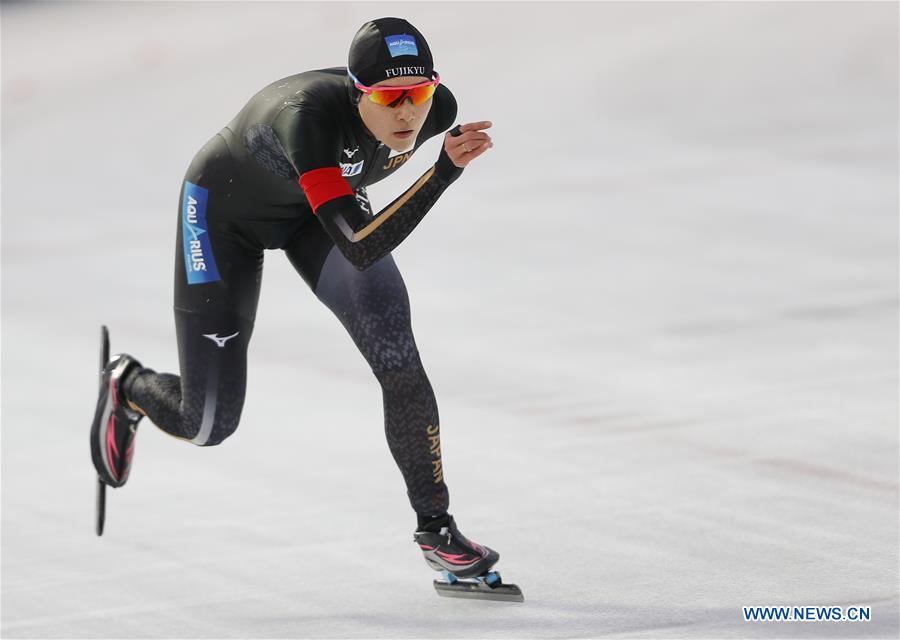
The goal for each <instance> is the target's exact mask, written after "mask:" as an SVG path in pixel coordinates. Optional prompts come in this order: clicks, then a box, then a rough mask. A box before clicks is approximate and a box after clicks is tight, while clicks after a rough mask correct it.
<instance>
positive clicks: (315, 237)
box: [286, 221, 418, 374]
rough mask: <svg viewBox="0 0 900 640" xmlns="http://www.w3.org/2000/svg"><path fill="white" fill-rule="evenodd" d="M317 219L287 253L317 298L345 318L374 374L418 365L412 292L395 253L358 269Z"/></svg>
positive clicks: (343, 319)
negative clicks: (397, 262) (412, 317)
mask: <svg viewBox="0 0 900 640" xmlns="http://www.w3.org/2000/svg"><path fill="white" fill-rule="evenodd" d="M314 222H316V225H315V226H314V227H313V228H311V229H309V230H308V231H307V233H306V234H304V235H303V240H302V241H298V242H297V243H296V244H294V245H292V246H291V247H288V248H286V252H287V254H288V257H289V258H290V259H291V263H292V264H293V265H294V267H295V268H296V269H297V271H298V272H299V273H300V274H301V275H302V276H303V278H304V280H306V282H307V283H308V284H309V285H310V288H312V290H313V291H314V292H315V295H316V297H318V298H319V300H321V301H322V302H323V303H324V304H325V305H326V306H327V307H328V308H329V309H330V310H331V311H332V313H334V315H335V316H336V317H337V318H338V319H339V320H340V321H341V323H342V324H343V325H344V327H345V328H346V329H347V331H348V332H349V333H350V336H351V337H352V338H353V341H354V342H355V343H356V345H357V347H359V349H360V351H361V352H362V354H363V356H364V357H365V358H366V360H368V362H369V364H370V365H371V366H372V368H373V370H374V371H375V372H376V374H377V373H379V371H380V370H383V369H386V368H390V367H397V366H410V365H411V364H416V363H418V351H417V350H416V345H415V340H414V338H413V333H412V328H411V325H410V311H409V296H408V294H407V291H406V285H405V284H404V282H403V277H402V276H401V275H400V271H399V269H398V268H397V264H396V263H395V262H394V259H393V257H392V256H390V255H387V256H385V257H384V258H382V259H381V260H379V261H378V262H376V263H375V264H373V265H372V266H370V267H369V268H368V269H365V270H364V271H359V270H358V269H356V267H354V266H353V264H352V263H350V261H349V260H347V259H346V258H345V257H344V255H343V254H342V253H341V252H340V250H339V249H338V248H337V247H336V246H335V245H334V244H333V242H332V241H331V239H330V238H329V237H328V235H327V234H326V233H325V232H324V230H322V229H321V225H319V224H318V222H317V221H314ZM316 227H318V228H316Z"/></svg>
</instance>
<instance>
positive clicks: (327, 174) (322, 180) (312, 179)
mask: <svg viewBox="0 0 900 640" xmlns="http://www.w3.org/2000/svg"><path fill="white" fill-rule="evenodd" d="M298 182H299V183H300V187H301V188H302V189H303V193H304V194H306V199H307V200H308V201H309V206H311V207H312V208H313V211H316V210H317V209H318V208H319V207H321V206H322V205H323V204H325V203H326V202H328V201H329V200H334V199H335V198H340V197H341V196H352V195H353V189H351V188H350V184H349V183H348V182H347V180H346V179H345V178H344V176H342V175H341V170H340V168H339V167H322V168H321V169H313V170H312V171H307V172H306V173H304V174H303V175H302V176H300V179H299V180H298Z"/></svg>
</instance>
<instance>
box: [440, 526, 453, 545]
mask: <svg viewBox="0 0 900 640" xmlns="http://www.w3.org/2000/svg"><path fill="white" fill-rule="evenodd" d="M440 535H442V536H443V535H446V536H447V544H448V545H449V544H450V541H451V540H452V538H453V536H451V535H450V528H449V527H441V533H440Z"/></svg>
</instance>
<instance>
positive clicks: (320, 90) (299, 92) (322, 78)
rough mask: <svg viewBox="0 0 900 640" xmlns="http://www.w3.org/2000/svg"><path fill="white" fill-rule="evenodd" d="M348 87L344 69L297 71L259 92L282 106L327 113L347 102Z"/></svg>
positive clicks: (330, 68) (271, 83)
mask: <svg viewBox="0 0 900 640" xmlns="http://www.w3.org/2000/svg"><path fill="white" fill-rule="evenodd" d="M348 90H349V84H348V80H347V69H346V67H329V68H326V69H313V70H311V71H301V72H300V73H295V74H294V75H290V76H287V77H284V78H279V79H278V80H275V81H273V82H270V83H269V84H268V85H266V87H265V88H264V89H263V90H262V91H261V92H260V93H261V94H265V96H266V98H267V99H268V100H271V101H280V102H281V104H282V105H283V106H291V105H297V106H303V107H307V108H309V109H311V110H313V109H315V108H319V109H320V110H322V111H323V112H325V111H330V110H331V109H334V108H335V107H337V106H340V105H346V103H347V102H348V99H347V96H348Z"/></svg>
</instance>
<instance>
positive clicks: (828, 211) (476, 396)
mask: <svg viewBox="0 0 900 640" xmlns="http://www.w3.org/2000/svg"><path fill="white" fill-rule="evenodd" d="M379 15H402V16H405V17H407V18H408V19H410V21H412V22H413V23H414V24H416V25H417V26H418V27H419V28H420V29H421V30H422V31H423V32H424V33H425V34H426V35H427V36H428V38H429V42H430V44H431V47H432V49H433V50H434V51H435V53H436V56H437V62H438V64H437V67H438V69H439V70H440V72H441V74H442V78H443V79H444V80H445V82H446V84H447V85H448V86H449V87H450V88H451V89H452V90H453V91H454V93H455V94H456V96H457V97H458V100H459V104H460V111H459V120H460V121H463V122H465V121H472V120H480V119H491V120H493V122H494V125H495V126H494V128H493V130H492V135H493V136H494V140H495V147H494V148H493V149H492V150H491V151H490V152H489V153H488V154H487V155H486V156H485V157H483V158H481V159H479V160H478V161H477V162H476V163H475V164H474V165H473V166H472V167H471V168H470V169H469V170H467V171H466V173H465V175H464V176H463V177H462V178H461V179H460V180H459V182H457V183H456V184H454V185H453V187H451V189H450V190H449V191H448V192H447V193H446V194H445V195H444V196H443V197H442V198H441V201H440V202H439V203H438V205H437V206H436V207H435V210H434V211H432V212H431V213H430V214H429V216H428V218H426V220H425V221H424V223H423V224H422V225H421V226H420V227H419V228H418V229H417V230H416V231H415V232H414V234H413V235H412V236H411V237H410V239H409V240H408V241H407V242H405V243H404V244H403V245H402V246H401V247H400V248H398V249H397V251H396V252H395V257H396V260H397V262H398V264H399V265H400V268H401V270H402V272H403V274H404V277H405V279H406V283H407V286H408V288H409V290H410V295H411V298H412V304H413V321H414V327H415V330H416V336H417V340H418V344H419V348H420V351H421V353H422V356H423V360H424V362H425V365H426V369H427V371H428V373H429V376H430V378H431V381H432V383H433V385H434V388H435V390H436V393H437V397H438V402H439V405H440V411H441V426H442V441H443V455H444V463H445V471H446V479H447V482H448V485H449V487H450V491H451V510H452V512H453V513H455V514H456V515H457V517H458V519H459V522H460V525H461V527H462V529H463V531H465V532H466V533H468V534H470V535H471V536H472V537H474V538H475V539H476V540H479V541H482V542H484V543H486V544H489V545H491V546H493V547H496V548H497V549H498V550H499V551H500V552H501V554H502V560H501V562H500V565H499V568H500V570H501V571H502V572H503V574H504V578H505V579H506V580H507V581H510V582H516V583H518V584H519V585H521V586H522V588H523V589H524V592H525V595H526V602H525V603H524V604H519V605H517V604H507V603H489V602H472V601H464V600H449V599H443V598H438V597H437V596H436V595H435V594H434V592H433V590H432V588H431V584H430V583H431V580H432V578H433V577H434V576H435V575H436V574H434V573H433V572H431V571H430V570H429V569H428V568H427V567H426V566H425V564H424V562H423V561H422V559H421V555H420V553H419V551H418V550H417V548H416V547H415V545H414V544H413V542H412V536H411V533H412V528H413V525H414V518H413V513H412V511H411V510H410V508H409V504H408V502H407V499H406V496H405V490H404V487H403V483H402V479H401V477H400V474H399V472H398V471H397V469H396V467H395V466H394V463H393V460H392V458H391V456H390V454H389V451H388V449H387V445H386V443H385V441H384V436H383V427H382V416H381V397H380V391H379V389H378V387H377V384H376V382H375V379H374V378H373V377H372V375H371V373H370V372H369V370H368V368H367V366H366V364H365V362H364V360H363V359H362V358H361V357H360V356H359V354H358V353H357V352H356V349H355V347H354V346H353V344H352V342H351V341H350V339H349V338H348V336H347V335H346V334H345V332H344V330H343V328H342V327H341V326H340V325H339V323H338V322H337V321H336V320H335V319H334V318H333V317H332V316H331V314H330V313H329V312H328V311H327V310H326V309H325V308H324V307H323V306H321V305H320V304H319V303H318V301H317V300H316V299H315V297H314V296H313V295H312V294H311V293H310V292H309V290H308V289H307V287H306V285H305V284H304V283H303V281H302V280H301V279H300V278H299V277H298V276H297V275H296V274H295V273H294V271H293V270H292V269H291V267H290V265H289V264H288V262H287V260H286V259H285V258H284V256H283V255H281V254H280V253H279V252H271V253H269V254H267V261H266V267H265V276H264V286H263V290H262V299H261V302H260V307H259V313H258V319H257V325H256V330H255V334H254V338H253V342H252V344H251V347H250V370H249V374H250V376H249V389H248V393H247V401H246V408H245V411H244V415H243V420H242V424H241V427H240V428H239V429H238V431H237V433H236V434H235V435H234V436H233V437H231V438H230V439H229V440H228V441H226V442H225V443H224V444H223V445H221V446H219V447H211V448H197V447H193V446H190V445H188V444H186V443H183V442H179V441H177V440H175V439H172V438H168V437H166V436H165V435H164V434H163V433H162V432H161V431H159V430H157V429H155V428H154V427H153V426H152V425H151V424H149V423H147V422H145V423H143V424H142V426H141V432H140V437H139V438H138V446H137V454H136V458H135V467H134V473H133V475H132V478H131V480H130V482H129V483H128V486H127V487H125V488H123V489H120V490H116V491H111V492H110V494H109V505H108V522H107V532H106V534H105V535H104V536H103V537H102V538H97V537H96V536H95V535H94V533H93V524H92V519H93V498H94V494H93V489H94V473H93V470H92V466H91V463H90V456H89V452H88V438H87V435H88V432H87V430H88V426H89V421H90V418H91V416H92V412H93V404H94V402H95V393H96V389H95V386H96V382H95V369H96V365H95V361H96V357H97V333H98V327H99V325H100V324H101V323H102V322H105V323H107V324H109V325H110V327H111V329H112V341H113V348H114V350H115V349H121V350H127V351H129V352H131V353H133V354H135V355H136V356H137V357H138V358H140V359H141V360H142V361H143V362H144V364H146V365H148V366H152V367H154V368H156V369H158V370H164V371H176V370H177V359H176V349H175V339H174V327H173V320H172V311H171V304H172V300H171V295H172V293H171V289H172V266H173V259H174V257H175V246H174V237H175V235H174V234H175V223H176V216H177V198H178V190H179V186H180V181H181V179H182V176H183V174H184V171H185V169H186V168H187V165H188V163H189V162H190V160H191V157H192V156H193V154H194V153H195V152H196V151H197V150H198V149H199V148H200V146H201V145H202V144H203V143H204V142H205V141H206V140H207V139H208V138H209V137H210V136H211V135H212V134H213V133H215V132H216V131H217V130H218V129H219V128H221V127H222V126H223V125H224V124H225V123H226V122H228V120H230V119H231V117H232V116H233V115H234V113H236V111H237V110H238V109H239V108H240V107H241V106H242V105H243V104H244V102H245V101H246V99H247V98H248V97H249V96H250V95H252V94H253V93H254V92H255V91H256V90H258V89H259V88H261V87H262V86H263V85H265V84H267V83H268V82H270V81H272V80H274V79H277V78H279V77H283V76H285V75H289V74H292V73H296V72H297V71H300V70H304V69H310V68H320V67H326V66H333V65H339V64H343V62H344V60H345V52H346V47H347V45H348V43H349V40H350V38H351V37H352V34H353V33H354V31H355V30H356V28H357V27H358V26H359V25H360V24H362V23H363V22H364V21H365V20H367V19H371V18H373V17H377V16H379ZM897 24H898V5H897V4H895V3H877V4H854V3H845V4H840V3H829V4H815V3H800V4H778V3H758V4H738V3H718V4H715V3H714V4H709V3H707V4H702V3H700V4H675V3H665V4H647V3H639V4H632V5H620V4H587V3H579V4H568V5H562V4H559V5H548V4H517V3H503V4H485V3H460V4H452V5H445V4H426V3H409V4H394V3H364V4H353V5H351V4H339V3H332V4H295V3H274V4H253V5H248V4H221V3H199V4H188V3H177V2H175V3H160V4H152V5H150V4H136V3H121V4H112V3H109V4H102V5H73V4H68V3H54V4H34V3H24V4H23V3H19V4H8V3H4V4H3V5H2V86H3V94H2V383H3V384H2V635H3V636H4V637H10V638H12V637H21V638H34V637H53V638H58V637H72V638H89V637H91V638H94V637H110V636H112V637H127V638H158V637H190V638H209V637H223V638H225V637H227V638H232V637H248V636H249V637H265V638H268V637H352V638H358V637H429V638H431V637H448V638H450V637H453V638H463V637H471V636H475V637H492V638H493V637H498V638H499V637H529V638H530V637H546V638H563V637H679V638H712V637H731V638H733V637H748V638H750V637H776V636H777V637H795V636H796V637H823V636H827V637H860V636H866V637H897V634H898V557H897V549H898V520H897V518H898V477H897V476H898V340H897V326H898V325H897V323H898V272H897V271H898V270H897V266H898V265H897V258H898V215H897V211H898V185H897V175H898V80H897V77H898V64H897V47H898V26H897ZM438 145H439V141H438V140H432V141H430V142H429V143H428V144H427V145H426V146H425V147H424V148H423V149H422V150H421V151H420V152H419V153H418V154H417V155H416V157H415V158H414V159H413V160H411V161H410V163H409V165H410V166H409V167H406V168H404V169H403V170H401V171H400V172H398V173H397V174H396V175H395V176H394V177H392V178H391V179H390V180H389V181H387V182H385V183H383V184H380V185H378V186H376V187H374V188H372V189H371V190H370V195H372V196H373V200H374V201H375V205H376V207H380V206H383V205H384V204H386V203H387V202H389V201H390V199H392V198H393V197H394V196H395V195H396V194H397V193H399V192H400V191H401V190H402V189H404V188H405V187H406V186H407V185H408V184H410V183H411V182H412V181H413V180H414V179H415V178H416V177H417V176H418V175H420V173H421V172H422V171H423V170H424V168H425V167H427V166H428V165H429V164H430V163H431V162H433V160H434V158H435V157H436V156H437V152H438V148H439V146H438ZM766 604H773V605H774V604H792V605H810V604H812V605H843V606H847V605H852V604H863V605H871V606H872V608H873V620H872V621H871V622H869V623H866V624H858V623H850V622H845V623H826V622H820V623H794V624H787V623H780V624H774V623H769V624H748V623H744V622H743V621H742V618H741V606H743V605H766Z"/></svg>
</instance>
